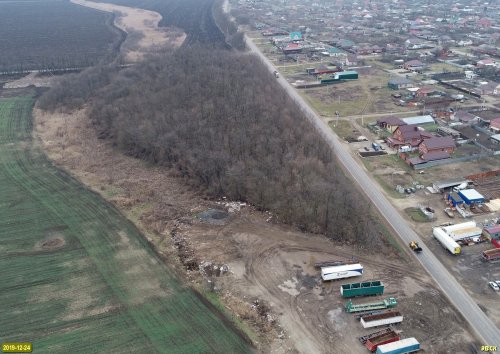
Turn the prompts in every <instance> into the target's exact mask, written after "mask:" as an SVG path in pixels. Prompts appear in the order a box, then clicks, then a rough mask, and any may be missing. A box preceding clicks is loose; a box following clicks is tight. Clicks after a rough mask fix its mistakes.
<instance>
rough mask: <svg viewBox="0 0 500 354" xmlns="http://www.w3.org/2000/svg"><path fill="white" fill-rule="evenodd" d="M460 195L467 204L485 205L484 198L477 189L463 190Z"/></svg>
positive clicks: (459, 192)
mask: <svg viewBox="0 0 500 354" xmlns="http://www.w3.org/2000/svg"><path fill="white" fill-rule="evenodd" d="M458 195H460V197H462V199H463V200H464V202H465V203H466V204H472V203H484V196H483V195H482V194H481V193H479V192H478V191H476V190H475V189H463V190H461V191H458Z"/></svg>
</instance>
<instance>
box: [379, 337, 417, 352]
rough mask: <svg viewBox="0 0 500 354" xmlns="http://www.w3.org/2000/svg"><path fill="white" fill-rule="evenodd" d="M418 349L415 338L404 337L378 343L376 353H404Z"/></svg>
mask: <svg viewBox="0 0 500 354" xmlns="http://www.w3.org/2000/svg"><path fill="white" fill-rule="evenodd" d="M419 350H420V343H419V342H418V341H417V340H416V339H415V338H405V339H401V340H398V341H396V342H392V343H388V344H383V345H379V346H378V347H377V354H404V353H414V352H417V351H419Z"/></svg>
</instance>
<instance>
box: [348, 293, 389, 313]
mask: <svg viewBox="0 0 500 354" xmlns="http://www.w3.org/2000/svg"><path fill="white" fill-rule="evenodd" d="M397 304H398V302H397V301H396V299H395V298H393V297H390V298H388V299H385V300H382V301H377V302H371V303H368V304H357V305H355V304H353V303H352V300H349V301H347V302H346V304H345V309H346V311H347V312H349V313H353V312H360V311H373V310H383V309H388V308H392V307H396V305H397Z"/></svg>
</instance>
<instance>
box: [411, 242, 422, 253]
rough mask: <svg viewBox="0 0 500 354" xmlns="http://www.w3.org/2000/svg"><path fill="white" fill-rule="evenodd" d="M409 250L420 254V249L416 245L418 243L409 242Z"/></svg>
mask: <svg viewBox="0 0 500 354" xmlns="http://www.w3.org/2000/svg"><path fill="white" fill-rule="evenodd" d="M410 248H411V249H412V250H413V251H414V252H416V253H420V252H422V247H420V246H419V245H418V242H417V241H411V242H410Z"/></svg>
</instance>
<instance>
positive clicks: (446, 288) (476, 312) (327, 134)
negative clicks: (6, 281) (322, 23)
mask: <svg viewBox="0 0 500 354" xmlns="http://www.w3.org/2000/svg"><path fill="white" fill-rule="evenodd" d="M246 43H247V45H248V47H249V48H250V50H251V51H252V52H254V53H255V54H256V55H257V56H258V57H259V58H260V59H261V60H262V62H263V63H264V64H265V65H266V66H267V67H268V68H269V70H270V71H271V72H273V71H274V70H275V67H274V66H273V64H272V63H271V62H270V61H269V60H268V59H267V58H266V57H265V56H264V54H262V52H261V51H260V50H259V49H258V48H257V46H256V45H255V44H254V43H253V42H252V41H251V40H249V39H248V38H246ZM277 81H278V82H279V83H280V85H281V86H282V87H283V89H284V90H285V91H286V92H287V93H288V94H289V95H290V97H291V98H292V99H293V100H294V101H295V103H297V105H299V107H300V108H301V109H302V111H303V112H304V114H305V116H306V117H307V119H308V120H309V121H310V122H311V123H312V124H313V125H314V127H315V128H316V129H317V130H318V132H319V133H320V134H321V136H322V137H323V138H324V140H325V141H326V143H327V144H328V145H329V146H330V148H331V149H332V151H333V152H334V154H335V155H336V156H337V158H338V160H339V161H340V163H341V164H342V165H343V167H344V168H345V170H346V171H347V172H349V174H350V175H351V177H352V178H353V179H354V180H355V181H356V183H358V185H359V186H360V188H361V189H362V190H363V192H364V193H365V194H366V195H367V196H368V198H369V199H370V200H371V202H372V203H373V204H374V205H375V206H376V207H377V209H378V210H379V211H380V213H381V214H382V215H383V217H384V218H385V220H386V221H387V222H388V223H389V224H390V225H391V227H392V228H393V230H394V231H395V232H396V233H397V234H398V236H399V237H400V238H401V240H402V241H403V242H404V243H406V244H408V243H409V242H410V241H412V240H415V241H417V242H419V243H423V242H422V240H421V239H420V237H419V236H418V235H417V233H416V232H415V231H413V230H412V229H411V228H410V226H409V225H408V224H407V223H406V221H405V220H404V219H403V217H402V216H401V215H400V214H399V212H398V211H397V210H396V209H395V208H394V207H393V206H392V204H391V203H390V202H389V201H388V200H387V198H386V197H385V196H384V194H383V193H382V192H381V191H380V188H379V187H378V185H376V184H375V182H373V180H372V179H371V178H370V177H369V176H368V174H367V173H366V172H365V171H364V170H363V169H362V168H361V167H360V166H359V164H358V163H357V162H356V160H354V158H353V157H352V156H351V155H350V154H349V153H348V151H347V150H345V149H344V147H343V146H342V143H341V142H340V140H339V138H338V137H337V135H335V134H334V133H333V132H332V130H331V129H330V128H329V127H328V126H327V125H326V124H325V123H324V122H323V121H322V120H321V118H320V117H319V116H318V115H317V114H316V112H314V111H313V110H312V108H311V107H309V105H308V104H307V103H306V101H305V100H304V99H303V98H302V97H301V96H300V95H299V94H298V93H297V91H296V90H295V88H294V87H293V86H292V85H290V83H289V82H288V81H287V80H286V79H285V78H283V76H281V77H280V78H277ZM415 257H417V259H418V261H419V262H420V263H421V264H422V266H423V267H424V268H425V270H426V271H427V272H428V273H429V274H430V275H431V276H432V277H433V278H434V280H435V281H436V282H437V284H438V285H439V286H440V288H441V289H442V291H443V292H444V293H445V294H446V296H447V297H448V298H449V299H450V301H451V303H452V304H453V305H454V306H455V307H456V308H457V309H458V310H459V311H460V313H461V314H462V316H463V317H464V318H465V319H466V320H467V321H468V323H469V325H470V326H471V328H472V329H473V330H474V331H475V332H476V334H477V336H478V337H479V338H480V339H481V340H482V341H483V342H484V344H485V345H497V346H498V345H500V331H499V330H498V328H497V327H496V326H495V324H494V323H493V321H491V320H490V319H489V318H488V316H486V314H485V313H484V312H483V311H482V310H481V309H480V308H479V306H478V305H477V304H476V303H475V302H474V300H473V299H472V297H471V296H470V295H469V294H468V293H467V292H466V291H465V290H464V288H463V287H462V286H461V285H460V284H459V283H458V282H457V281H456V279H455V278H454V277H453V275H452V274H451V273H450V272H448V270H447V269H446V268H445V267H444V266H443V264H442V263H441V262H440V261H439V260H438V259H437V258H436V256H434V254H433V253H432V252H423V253H421V254H418V255H415Z"/></svg>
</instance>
